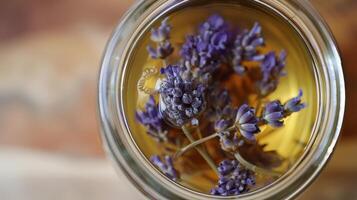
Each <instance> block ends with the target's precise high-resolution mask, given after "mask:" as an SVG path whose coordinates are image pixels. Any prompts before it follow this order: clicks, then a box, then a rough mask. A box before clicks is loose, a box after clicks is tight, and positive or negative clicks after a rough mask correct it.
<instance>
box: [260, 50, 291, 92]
mask: <svg viewBox="0 0 357 200" xmlns="http://www.w3.org/2000/svg"><path fill="white" fill-rule="evenodd" d="M286 56H287V54H286V52H285V51H281V52H280V54H279V57H277V56H276V55H275V52H273V51H272V52H269V53H267V54H266V55H265V56H264V60H263V61H262V63H261V66H260V67H261V73H262V78H261V80H260V81H258V82H257V87H258V91H259V95H260V96H262V97H264V96H267V95H268V94H270V93H271V92H273V91H274V90H275V89H276V88H277V86H278V84H279V79H280V77H281V76H284V75H285V74H286V73H285V72H284V68H285V60H286Z"/></svg>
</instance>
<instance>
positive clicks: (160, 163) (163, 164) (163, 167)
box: [150, 155, 180, 181]
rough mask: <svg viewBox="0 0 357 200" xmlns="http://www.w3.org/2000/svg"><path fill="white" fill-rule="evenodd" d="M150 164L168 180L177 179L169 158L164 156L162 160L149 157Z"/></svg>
mask: <svg viewBox="0 0 357 200" xmlns="http://www.w3.org/2000/svg"><path fill="white" fill-rule="evenodd" d="M150 160H151V162H152V163H153V164H154V165H155V166H156V167H157V168H159V169H160V171H161V172H162V173H164V174H165V175H166V176H167V177H168V178H169V179H171V180H174V181H177V180H178V179H179V178H180V177H179V173H178V171H177V170H176V169H175V168H174V165H173V162H172V158H171V157H170V156H167V155H166V156H164V160H161V158H160V157H159V156H157V155H154V156H151V158H150Z"/></svg>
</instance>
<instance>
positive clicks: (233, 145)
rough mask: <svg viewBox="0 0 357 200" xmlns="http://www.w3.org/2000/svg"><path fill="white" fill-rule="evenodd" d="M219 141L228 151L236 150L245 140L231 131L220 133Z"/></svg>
mask: <svg viewBox="0 0 357 200" xmlns="http://www.w3.org/2000/svg"><path fill="white" fill-rule="evenodd" d="M219 142H220V144H221V148H222V149H223V150H224V151H228V152H236V151H237V150H238V148H239V147H240V146H242V145H243V144H244V141H243V140H241V139H239V137H238V136H237V134H234V133H231V132H229V131H223V132H220V133H219Z"/></svg>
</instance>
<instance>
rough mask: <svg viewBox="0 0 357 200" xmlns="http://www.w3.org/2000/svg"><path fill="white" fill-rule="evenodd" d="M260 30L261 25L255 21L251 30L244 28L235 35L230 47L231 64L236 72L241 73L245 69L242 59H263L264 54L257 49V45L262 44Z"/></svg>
mask: <svg viewBox="0 0 357 200" xmlns="http://www.w3.org/2000/svg"><path fill="white" fill-rule="evenodd" d="M261 30H262V28H261V26H260V25H259V23H257V22H256V23H255V24H254V26H253V27H252V29H251V30H246V29H245V30H243V32H242V33H241V34H238V35H237V37H236V40H235V42H234V47H233V49H232V54H233V58H232V65H233V69H234V71H235V72H236V73H238V74H243V73H244V72H245V71H246V69H245V67H244V66H243V65H242V61H244V60H248V61H261V60H263V59H264V55H260V54H259V53H258V50H257V48H258V47H261V46H263V45H264V39H263V37H262V36H261Z"/></svg>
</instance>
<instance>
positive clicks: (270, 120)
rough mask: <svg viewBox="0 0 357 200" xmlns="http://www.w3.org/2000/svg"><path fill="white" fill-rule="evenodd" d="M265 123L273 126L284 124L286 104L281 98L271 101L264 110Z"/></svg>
mask: <svg viewBox="0 0 357 200" xmlns="http://www.w3.org/2000/svg"><path fill="white" fill-rule="evenodd" d="M262 119H263V120H264V122H265V123H267V124H269V125H271V126H272V127H281V126H283V125H284V121H283V119H284V106H283V105H282V104H281V103H280V101H279V100H275V101H272V102H269V103H268V104H267V105H266V106H265V108H264V111H263V117H262Z"/></svg>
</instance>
